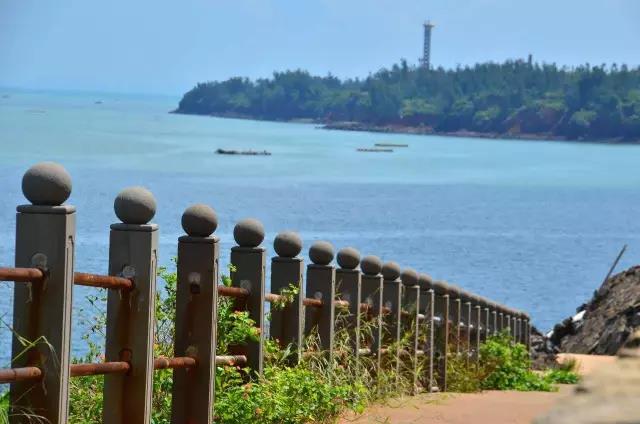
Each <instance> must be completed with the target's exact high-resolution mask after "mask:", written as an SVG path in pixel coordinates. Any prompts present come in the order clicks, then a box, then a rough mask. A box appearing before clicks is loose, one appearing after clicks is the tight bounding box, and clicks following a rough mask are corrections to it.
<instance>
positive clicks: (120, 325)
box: [103, 187, 158, 424]
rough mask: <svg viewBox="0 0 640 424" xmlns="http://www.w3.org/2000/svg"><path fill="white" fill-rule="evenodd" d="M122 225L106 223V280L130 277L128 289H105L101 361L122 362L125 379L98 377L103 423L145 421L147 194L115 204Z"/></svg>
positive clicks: (153, 241) (148, 379) (151, 297)
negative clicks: (101, 384) (126, 364)
mask: <svg viewBox="0 0 640 424" xmlns="http://www.w3.org/2000/svg"><path fill="white" fill-rule="evenodd" d="M114 210H115V213H116V216H117V217H118V218H119V219H120V221H122V223H118V224H112V225H111V233H110V238H109V275H115V276H121V277H126V278H132V279H133V282H134V286H133V289H132V290H130V291H126V292H125V291H121V290H115V289H110V290H109V294H108V296H107V329H106V333H107V334H106V349H105V359H106V361H107V362H111V361H127V362H129V363H130V365H131V371H130V372H129V373H127V374H108V375H106V376H105V378H104V407H103V417H104V422H105V423H106V424H116V423H125V422H135V423H141V424H148V423H150V421H151V396H152V382H153V370H154V368H153V343H154V326H155V297H156V272H157V262H158V226H157V225H156V224H149V223H148V222H149V221H151V219H152V218H153V216H154V215H155V212H156V201H155V199H154V197H153V195H152V194H151V192H149V191H148V190H147V189H145V188H142V187H129V188H126V189H124V190H122V191H121V192H120V193H119V194H118V196H117V197H116V199H115V202H114Z"/></svg>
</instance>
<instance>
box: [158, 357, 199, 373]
mask: <svg viewBox="0 0 640 424" xmlns="http://www.w3.org/2000/svg"><path fill="white" fill-rule="evenodd" d="M197 366H198V362H197V361H196V359H195V358H191V357H189V356H180V357H177V358H166V357H164V356H160V357H158V358H156V359H154V360H153V369H156V370H164V369H178V368H195V367H197Z"/></svg>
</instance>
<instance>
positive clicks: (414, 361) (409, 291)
mask: <svg viewBox="0 0 640 424" xmlns="http://www.w3.org/2000/svg"><path fill="white" fill-rule="evenodd" d="M400 280H401V281H402V285H403V291H404V296H403V304H404V308H405V313H406V315H405V317H406V318H405V325H403V326H402V327H403V328H404V329H405V331H411V332H413V338H412V340H411V345H410V346H409V354H410V356H411V359H410V365H411V376H412V380H413V387H412V390H411V392H412V394H416V393H417V392H418V351H419V350H420V349H419V341H420V329H421V328H422V325H421V324H422V323H421V322H420V319H419V316H420V286H419V285H418V273H417V272H416V271H415V270H413V269H411V268H406V269H404V270H402V272H401V274H400Z"/></svg>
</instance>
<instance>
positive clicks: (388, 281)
mask: <svg viewBox="0 0 640 424" xmlns="http://www.w3.org/2000/svg"><path fill="white" fill-rule="evenodd" d="M382 276H383V278H384V290H383V294H382V296H383V302H384V306H385V307H386V308H389V310H390V311H391V312H390V313H389V315H388V316H387V317H386V319H385V329H386V344H387V347H388V346H390V345H395V358H394V359H393V361H394V367H395V372H396V374H395V375H396V383H398V382H399V378H398V375H399V372H400V340H401V338H402V328H401V324H402V315H401V314H402V284H401V282H400V265H398V264H397V263H395V262H386V263H385V264H384V265H383V266H382ZM390 353H391V352H390Z"/></svg>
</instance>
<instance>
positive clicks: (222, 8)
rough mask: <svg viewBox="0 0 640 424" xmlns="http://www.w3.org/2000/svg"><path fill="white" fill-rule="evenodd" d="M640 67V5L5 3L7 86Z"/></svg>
mask: <svg viewBox="0 0 640 424" xmlns="http://www.w3.org/2000/svg"><path fill="white" fill-rule="evenodd" d="M426 19H430V20H431V21H433V22H434V23H435V25H436V27H435V28H434V31H433V42H432V56H431V61H432V63H433V64H434V65H435V66H444V67H455V66H456V65H458V64H460V65H465V64H473V63H477V62H485V61H502V60H505V59H510V58H511V59H512V58H526V56H527V55H528V54H529V53H531V54H532V55H533V58H534V60H536V61H541V62H555V63H557V64H561V65H577V64H583V63H587V62H588V63H591V64H601V63H609V64H610V63H618V64H621V63H627V64H628V65H630V66H638V65H640V0H393V1H392V0H227V1H221V0H180V1H175V0H173V1H170V0H133V1H132V0H108V1H105V0H100V1H98V0H0V86H4V87H16V88H31V89H57V90H64V89H72V90H87V91H103V92H120V93H128V92H131V93H155V94H171V95H178V94H182V93H184V92H185V91H187V90H188V89H190V88H191V87H192V86H193V85H195V84H196V83H197V82H201V81H211V80H220V79H226V78H229V77H231V76H246V77H250V78H258V77H267V76H269V75H271V74H272V72H273V71H274V70H286V69H298V68H300V69H306V70H308V71H310V72H311V73H314V74H321V75H326V74H327V73H332V74H334V75H337V76H340V77H366V76H367V75H368V74H369V73H371V72H375V71H376V70H378V69H380V68H381V67H384V66H387V67H388V66H390V65H392V64H393V63H396V62H398V61H399V60H400V59H402V58H405V59H407V60H408V61H409V63H416V62H417V61H418V58H419V57H420V54H421V51H422V22H423V21H424V20H426Z"/></svg>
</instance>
